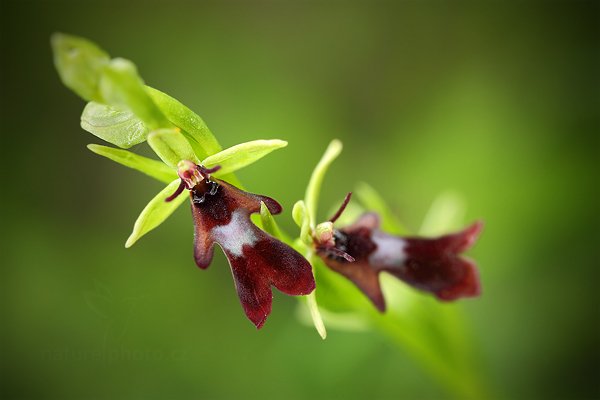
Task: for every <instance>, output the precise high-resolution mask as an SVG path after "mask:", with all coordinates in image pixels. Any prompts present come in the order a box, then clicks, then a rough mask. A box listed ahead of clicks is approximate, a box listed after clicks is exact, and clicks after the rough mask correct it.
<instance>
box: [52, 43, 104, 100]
mask: <svg viewBox="0 0 600 400" xmlns="http://www.w3.org/2000/svg"><path fill="white" fill-rule="evenodd" d="M50 44H51V46H52V52H53V55H54V65H55V67H56V70H57V71H58V75H59V76H60V80H61V81H62V82H63V84H64V85H65V86H66V87H68V88H69V89H71V90H72V91H74V92H75V93H77V95H79V96H80V97H82V98H83V99H85V100H88V101H90V100H96V101H102V96H101V95H100V92H99V89H98V83H99V81H100V75H101V73H102V70H103V69H104V67H105V66H106V65H108V63H109V61H110V57H109V55H108V54H107V53H106V52H105V51H104V50H102V49H101V48H99V47H98V46H97V45H96V44H94V43H93V42H90V41H89V40H87V39H83V38H80V37H78V36H72V35H66V34H64V33H55V34H53V35H52V36H51V38H50Z"/></svg>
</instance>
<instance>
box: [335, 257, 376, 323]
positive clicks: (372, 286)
mask: <svg viewBox="0 0 600 400" xmlns="http://www.w3.org/2000/svg"><path fill="white" fill-rule="evenodd" d="M323 261H324V262H325V264H327V266H328V267H329V268H331V269H332V270H334V271H336V272H338V273H340V274H342V275H344V276H345V277H346V278H348V279H350V280H351V281H352V283H354V284H355V285H356V286H357V287H358V288H359V289H360V290H361V291H362V292H363V293H364V294H365V295H366V296H367V297H368V298H369V299H370V300H371V301H372V302H373V304H374V305H375V307H377V309H378V310H379V311H381V312H383V311H385V299H384V297H383V292H382V291H381V286H380V284H379V271H377V270H375V269H373V268H371V266H370V265H369V264H368V263H365V262H364V261H354V262H348V261H346V260H343V259H332V258H330V257H324V258H323Z"/></svg>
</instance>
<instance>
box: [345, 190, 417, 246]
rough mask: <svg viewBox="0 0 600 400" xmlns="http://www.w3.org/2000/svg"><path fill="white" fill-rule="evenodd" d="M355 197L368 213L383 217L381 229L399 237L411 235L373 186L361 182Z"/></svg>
mask: <svg viewBox="0 0 600 400" xmlns="http://www.w3.org/2000/svg"><path fill="white" fill-rule="evenodd" d="M354 195H355V196H356V197H357V198H358V200H359V201H360V203H361V204H362V205H363V206H364V207H365V208H366V209H367V210H368V211H375V212H376V213H378V214H379V215H380V216H381V228H382V229H383V230H384V231H386V232H388V233H394V234H397V235H401V234H407V233H409V231H408V229H406V228H405V227H404V225H403V224H402V223H401V222H400V220H399V219H398V217H396V215H394V213H393V212H392V211H391V209H390V207H389V206H388V205H387V204H386V202H385V200H383V197H381V196H380V195H379V193H377V191H376V190H375V189H373V187H372V186H370V185H368V184H367V183H365V182H360V183H358V184H357V185H356V190H355V191H354Z"/></svg>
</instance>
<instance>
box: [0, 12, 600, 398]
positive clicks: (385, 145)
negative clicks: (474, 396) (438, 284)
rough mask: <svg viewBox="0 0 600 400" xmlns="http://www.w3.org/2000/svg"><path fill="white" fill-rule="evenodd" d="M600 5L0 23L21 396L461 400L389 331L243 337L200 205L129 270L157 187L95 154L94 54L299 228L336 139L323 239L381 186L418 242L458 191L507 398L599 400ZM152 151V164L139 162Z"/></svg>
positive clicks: (481, 338)
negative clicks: (204, 259) (202, 245)
mask: <svg viewBox="0 0 600 400" xmlns="http://www.w3.org/2000/svg"><path fill="white" fill-rule="evenodd" d="M599 11H600V10H599V7H598V3H597V2H583V1H564V2H535V3H534V2H514V3H512V2H487V1H486V2H479V3H474V2H450V1H449V2H440V1H434V2H417V1H414V2H395V3H382V2H366V1H365V2H354V3H351V2H341V1H340V2H328V3H318V2H303V1H298V2H289V3H288V2H279V1H262V2H243V1H238V2H217V1H215V2H192V1H188V2H185V1H181V2H175V1H172V2H167V1H154V2H142V1H130V2H127V3H126V4H125V2H116V1H115V2H110V1H104V2H98V1H80V2H74V1H73V2H69V1H61V2H58V1H8V0H2V2H1V25H0V29H1V50H0V55H1V60H2V61H1V77H2V81H1V93H2V95H1V101H2V107H1V113H2V121H1V129H2V134H1V140H2V142H1V151H2V153H1V160H2V163H3V167H2V178H3V182H5V184H4V189H3V194H2V202H3V205H2V219H1V225H2V237H1V238H0V239H1V246H2V250H1V254H2V256H1V265H2V267H1V268H2V272H1V273H2V276H1V278H0V279H1V283H2V289H1V296H2V306H3V307H2V320H1V325H2V328H1V335H2V339H1V351H2V353H1V357H0V364H1V368H2V377H1V380H2V388H1V391H2V397H3V398H13V399H42V398H43V399H46V398H48V399H84V398H85V399H92V398H127V399H131V398H157V399H158V398H161V399H162V398H214V399H232V398H250V399H271V398H273V399H278V398H286V399H306V398H317V399H322V398H323V399H325V398H348V399H354V398H356V399H362V398H382V399H387V398H389V399H432V398H435V399H438V398H448V396H449V395H448V394H447V393H446V392H445V391H444V388H443V387H441V386H440V385H438V384H437V383H436V382H435V381H434V380H433V379H432V378H431V377H430V376H429V375H428V374H427V373H426V371H425V370H423V368H421V366H420V365H419V364H418V363H416V362H415V361H414V360H413V359H412V358H411V357H410V356H409V354H407V353H405V352H403V351H401V350H399V349H397V348H396V347H394V346H393V345H392V344H390V343H389V342H388V341H387V340H386V339H385V338H384V337H382V336H379V335H378V334H376V333H360V332H344V331H336V330H330V332H329V337H328V339H327V340H326V341H322V340H321V339H320V338H319V337H318V335H317V334H316V332H315V331H314V329H313V328H311V327H308V326H305V325H303V324H301V323H300V322H299V321H298V319H297V318H295V316H294V314H295V312H296V307H297V302H296V301H295V300H294V299H292V298H289V297H287V296H284V295H281V294H279V293H276V294H275V297H276V299H275V302H274V310H273V313H272V315H271V317H270V318H269V320H268V322H267V324H266V326H265V327H264V328H263V329H262V330H261V331H258V332H257V331H256V330H255V329H254V327H253V326H252V324H250V323H249V322H248V321H247V320H246V318H245V317H244V315H243V312H242V310H241V307H240V306H239V303H238V300H237V297H236V295H235V291H234V288H233V284H232V280H231V276H230V272H229V270H228V267H227V265H226V262H225V259H224V257H223V256H222V255H221V253H220V252H217V256H216V261H215V263H214V264H213V265H212V266H211V268H209V269H208V270H207V271H200V270H199V269H198V268H196V267H195V265H194V263H193V260H192V243H191V242H192V224H191V220H190V215H189V210H188V209H187V207H182V208H180V209H179V210H178V211H177V212H176V214H175V215H174V216H173V217H172V218H171V219H169V220H168V221H167V222H166V223H165V224H163V225H162V226H161V227H160V228H159V229H158V230H156V231H154V232H152V233H151V234H150V235H148V236H147V237H146V238H144V239H143V240H141V241H140V243H139V244H137V245H136V246H134V247H133V248H132V249H130V250H125V249H124V246H123V244H124V242H125V239H126V238H127V236H128V234H129V233H130V230H131V227H132V224H133V222H134V220H135V218H136V217H137V215H138V213H139V211H140V210H141V209H142V208H143V206H144V205H145V204H146V202H147V201H148V200H149V199H150V198H151V197H152V196H153V195H154V194H155V193H156V192H157V191H158V190H159V189H160V188H161V187H162V185H161V184H160V183H157V182H155V181H153V180H151V179H149V178H146V177H144V176H142V175H140V174H138V173H136V172H133V171H130V170H127V169H126V168H123V167H120V166H118V165H116V164H113V163H110V162H108V161H106V160H104V159H101V158H100V157H98V156H96V155H93V154H92V153H91V152H89V151H87V149H85V145H86V144H87V143H98V142H99V140H97V139H95V138H94V137H93V136H91V135H90V134H88V133H86V132H84V131H82V130H81V129H80V128H79V115H80V113H81V110H82V108H83V105H84V103H83V101H82V100H80V99H79V98H77V97H76V96H75V95H74V94H73V93H71V92H70V91H69V90H68V89H66V88H65V87H63V85H62V84H61V83H60V81H59V79H58V76H57V74H56V73H55V71H54V67H53V65H52V58H51V53H50V46H49V36H50V34H51V33H52V32H55V31H63V32H67V33H73V34H77V35H81V36H84V37H88V38H90V39H92V40H94V41H96V42H97V43H99V44H100V45H101V46H102V47H104V48H105V49H106V50H107V51H108V52H109V53H110V54H111V55H112V56H122V57H126V58H129V59H131V60H133V61H134V62H135V63H136V64H137V65H138V68H139V69H140V73H141V75H142V76H143V77H144V79H145V80H146V82H147V83H148V84H149V85H151V86H154V87H156V88H159V89H161V90H163V91H165V92H167V93H169V94H171V95H172V96H174V97H176V98H177V99H179V100H181V101H182V102H183V103H184V104H186V105H187V106H189V107H190V108H192V109H193V110H195V111H196V112H197V113H198V114H200V115H201V116H202V117H203V118H204V119H205V120H206V122H207V123H208V125H209V127H210V128H211V129H212V131H213V132H214V133H215V134H216V136H217V137H218V138H219V140H220V141H221V143H222V144H223V145H224V146H230V145H233V144H236V143H239V142H243V141H246V140H251V139H258V138H281V139H285V140H288V141H289V143H290V144H289V147H288V148H286V149H284V150H280V151H278V152H276V153H273V154H272V155H270V156H269V157H267V158H266V159H264V160H263V161H261V162H259V163H257V164H255V165H253V166H251V167H249V168H247V169H245V170H243V171H241V172H240V173H239V176H240V178H241V179H242V180H243V182H244V183H245V185H246V187H247V188H248V189H249V190H251V191H253V192H256V193H264V194H268V195H270V196H273V197H275V198H277V199H279V200H280V202H281V203H282V204H283V205H284V207H285V208H286V213H284V215H283V216H281V217H280V218H278V221H279V222H280V224H281V225H282V226H283V227H285V228H287V230H288V231H290V232H297V230H296V228H295V227H294V226H293V222H292V220H291V216H290V210H291V206H292V205H293V203H294V202H295V201H296V200H297V199H300V198H301V197H302V196H303V191H304V188H305V185H306V183H307V181H308V178H309V174H310V172H311V170H312V168H313V166H314V164H315V163H316V162H317V160H318V159H319V157H320V155H321V153H322V152H323V150H324V148H325V146H326V144H327V143H328V142H329V141H330V140H331V139H332V138H336V137H337V138H340V139H341V140H342V141H343V142H344V144H345V149H344V152H343V153H342V156H341V157H340V159H339V160H338V161H337V162H336V163H335V164H334V166H333V168H332V170H331V171H330V173H329V174H328V176H327V179H326V182H325V186H324V190H323V193H322V203H321V211H323V213H322V215H321V217H325V211H326V210H328V209H329V208H330V207H331V206H332V205H334V204H335V203H336V202H338V201H339V200H340V198H341V197H342V196H343V194H344V193H346V192H347V191H349V190H352V188H353V187H354V185H355V183H356V182H358V181H368V182H369V183H371V184H372V186H374V187H375V188H376V189H377V190H379V191H380V192H381V193H382V194H383V195H384V196H385V197H386V199H387V200H388V201H389V203H390V204H392V205H393V206H394V209H395V210H396V211H397V212H398V214H399V215H400V216H401V217H402V219H403V220H404V221H405V222H406V224H407V225H408V226H409V227H411V228H413V229H415V230H416V229H417V228H418V226H419V224H420V222H421V220H422V219H423V216H424V215H425V213H426V211H427V209H428V207H429V206H430V205H431V202H432V201H433V199H434V198H435V197H436V196H437V195H438V194H439V193H441V192H443V191H445V190H448V189H450V190H455V191H458V192H459V193H461V194H462V195H463V196H464V198H465V199H466V200H467V202H468V213H467V219H466V221H471V220H473V219H476V218H483V219H484V220H485V223H486V230H485V232H484V234H483V236H482V238H481V240H480V241H479V243H478V244H477V245H476V247H475V248H474V249H473V251H472V252H471V253H470V255H471V256H472V257H474V258H475V259H476V260H477V261H478V264H479V266H480V271H481V277H482V283H483V295H482V297H481V298H479V299H475V300H466V301H463V302H461V305H460V306H459V307H462V308H463V309H464V311H465V313H466V314H467V317H468V321H469V329H470V331H471V332H472V336H473V338H474V339H473V342H472V349H473V351H475V352H476V354H477V355H478V357H479V359H480V360H481V365H482V367H481V372H482V374H484V375H485V376H486V379H487V384H488V385H489V387H490V388H491V389H490V394H489V396H490V397H494V398H510V399H548V398H599V397H600V388H599V381H598V379H599V378H598V377H599V376H600V370H599V358H600V357H599V356H600V354H599V353H600V352H599V350H600V349H599V346H598V342H599V337H600V332H599V326H600V324H599V319H598V317H599V314H598V311H599V310H598V295H597V285H598V282H599V280H598V278H599V277H598V268H599V265H598V249H597V246H598V239H599V238H598V223H599V221H598V205H597V202H598V181H597V174H596V172H595V169H596V167H597V164H598V162H597V157H598V155H599V152H598V150H599V143H598V136H599V132H600V119H599V110H600V108H599V107H600V101H599V98H600V95H599V93H600V86H599V80H598V72H599V71H600V69H599V68H600V62H599V54H600V49H599V45H598V37H599V34H600V32H599V24H598V15H599ZM139 147H140V150H142V151H143V146H139Z"/></svg>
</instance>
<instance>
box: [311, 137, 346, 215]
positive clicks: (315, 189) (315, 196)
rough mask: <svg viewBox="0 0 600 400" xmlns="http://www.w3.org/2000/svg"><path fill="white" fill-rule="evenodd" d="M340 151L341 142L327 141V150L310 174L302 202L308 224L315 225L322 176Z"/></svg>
mask: <svg viewBox="0 0 600 400" xmlns="http://www.w3.org/2000/svg"><path fill="white" fill-rule="evenodd" d="M341 151H342V142H340V141H339V140H337V139H335V140H332V141H331V143H329V146H328V147H327V150H325V154H323V157H321V160H320V161H319V163H318V164H317V166H316V167H315V169H314V171H313V173H312V175H311V176H310V180H309V182H308V186H307V187H306V195H305V196H304V202H305V204H306V211H307V213H308V217H309V220H310V226H311V227H314V226H315V220H316V217H317V206H318V202H319V192H320V191H321V184H322V183H323V178H324V177H325V173H326V172H327V169H328V168H329V165H331V163H332V162H333V160H335V159H336V157H337V156H338V155H339V154H340V153H341Z"/></svg>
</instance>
